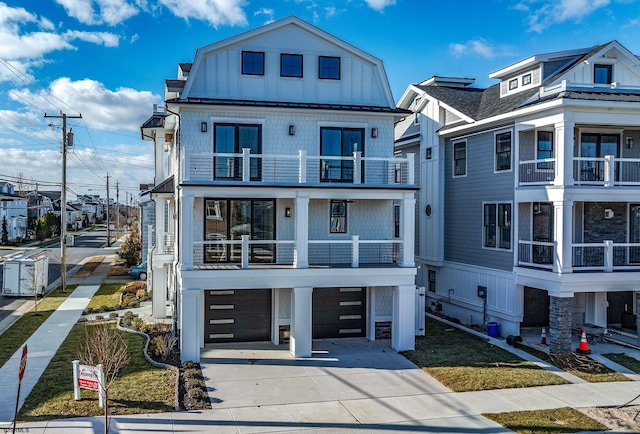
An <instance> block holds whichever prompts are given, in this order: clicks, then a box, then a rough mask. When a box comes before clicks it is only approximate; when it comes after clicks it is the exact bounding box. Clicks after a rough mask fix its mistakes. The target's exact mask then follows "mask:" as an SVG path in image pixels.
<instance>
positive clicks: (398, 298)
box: [391, 285, 416, 351]
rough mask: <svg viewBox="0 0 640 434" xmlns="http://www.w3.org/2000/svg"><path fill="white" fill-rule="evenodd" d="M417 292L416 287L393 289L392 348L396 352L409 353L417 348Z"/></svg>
mask: <svg viewBox="0 0 640 434" xmlns="http://www.w3.org/2000/svg"><path fill="white" fill-rule="evenodd" d="M415 292H416V286H415V285H402V286H394V287H393V319H392V320H391V348H393V349H394V350H396V351H407V350H413V349H414V348H415V336H414V335H415V325H416V323H415V316H416V311H415V303H416V294H415Z"/></svg>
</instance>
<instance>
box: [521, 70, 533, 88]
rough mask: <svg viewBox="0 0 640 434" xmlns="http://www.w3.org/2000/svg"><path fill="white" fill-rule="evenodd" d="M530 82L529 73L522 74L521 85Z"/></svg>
mask: <svg viewBox="0 0 640 434" xmlns="http://www.w3.org/2000/svg"><path fill="white" fill-rule="evenodd" d="M528 84H531V73H529V74H526V75H523V76H522V85H523V86H526V85H528Z"/></svg>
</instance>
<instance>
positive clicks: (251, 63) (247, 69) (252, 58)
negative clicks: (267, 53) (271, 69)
mask: <svg viewBox="0 0 640 434" xmlns="http://www.w3.org/2000/svg"><path fill="white" fill-rule="evenodd" d="M242 73H243V74H245V75H264V53H262V52H258V51H243V52H242Z"/></svg>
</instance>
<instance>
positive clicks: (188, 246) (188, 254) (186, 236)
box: [156, 194, 195, 270]
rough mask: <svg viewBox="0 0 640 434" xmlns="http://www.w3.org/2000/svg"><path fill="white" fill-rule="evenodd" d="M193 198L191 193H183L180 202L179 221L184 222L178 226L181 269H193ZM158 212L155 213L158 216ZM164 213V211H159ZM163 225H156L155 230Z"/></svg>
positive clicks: (158, 230) (158, 229)
mask: <svg viewBox="0 0 640 434" xmlns="http://www.w3.org/2000/svg"><path fill="white" fill-rule="evenodd" d="M194 201H195V198H194V196H193V195H191V194H185V195H184V196H182V198H181V204H180V221H181V222H184V223H183V224H182V226H181V228H180V230H181V233H180V246H179V249H180V251H179V253H180V255H181V262H182V269H183V270H193V205H194ZM158 214H160V213H156V216H158ZM161 215H164V213H161ZM161 227H164V224H163V226H159V225H158V226H157V227H156V231H157V232H160V228H161Z"/></svg>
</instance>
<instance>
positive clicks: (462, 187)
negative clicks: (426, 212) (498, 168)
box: [444, 132, 517, 271]
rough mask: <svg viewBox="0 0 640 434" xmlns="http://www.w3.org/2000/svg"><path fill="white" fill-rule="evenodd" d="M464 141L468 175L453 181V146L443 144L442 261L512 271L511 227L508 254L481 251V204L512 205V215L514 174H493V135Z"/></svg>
mask: <svg viewBox="0 0 640 434" xmlns="http://www.w3.org/2000/svg"><path fill="white" fill-rule="evenodd" d="M512 139H513V137H512ZM466 141H467V176H466V177H459V178H452V170H451V169H452V167H451V165H452V158H453V144H452V142H451V141H450V140H447V142H446V151H445V228H446V229H445V237H444V255H445V260H446V261H453V262H459V263H464V264H471V265H476V266H481V267H488V268H496V269H500V270H505V271H511V270H512V269H513V255H514V252H517V249H516V245H515V239H516V235H517V232H516V231H515V230H514V228H513V227H512V236H511V247H512V249H511V251H505V250H501V249H484V248H483V247H482V213H483V210H482V203H483V202H511V203H512V208H511V210H512V216H513V214H514V210H515V206H516V205H515V204H514V203H513V200H514V172H513V171H509V172H502V173H494V159H495V151H494V148H495V145H494V132H487V133H484V134H481V135H478V136H473V137H468V138H467V139H466ZM512 157H513V155H512ZM512 160H513V158H512ZM513 166H514V162H513V161H512V167H513ZM512 226H513V225H512Z"/></svg>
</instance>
